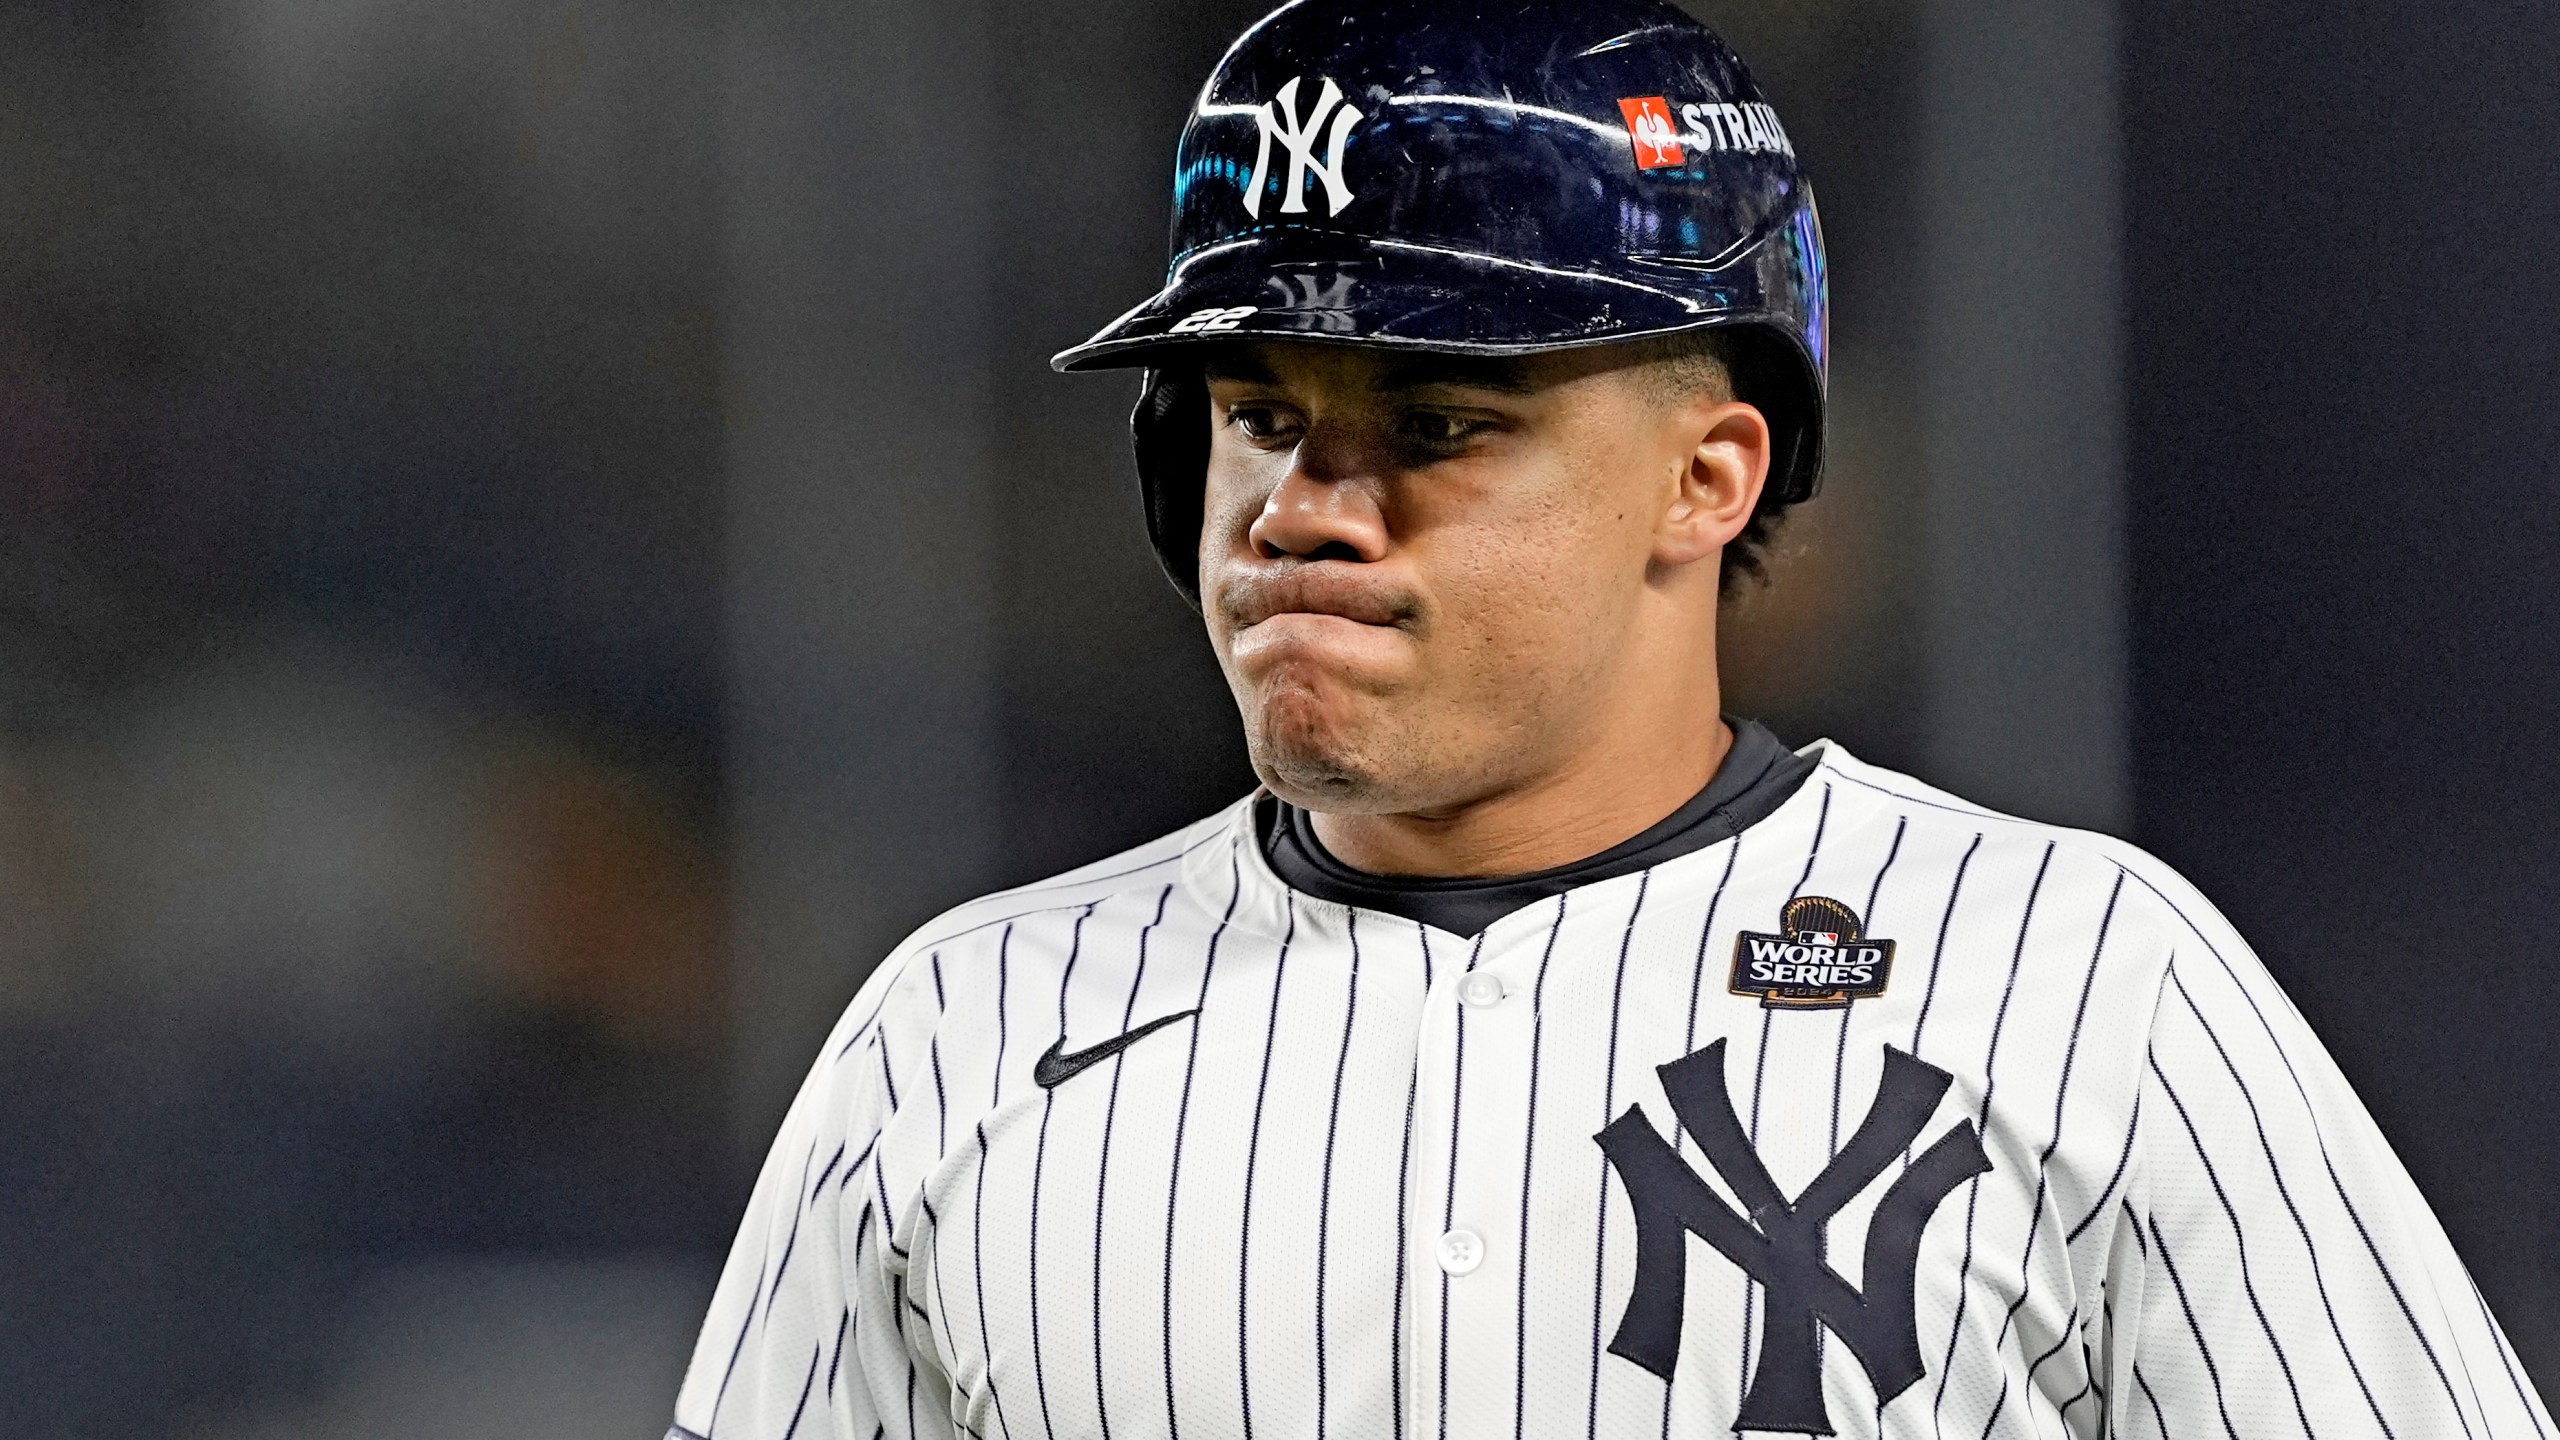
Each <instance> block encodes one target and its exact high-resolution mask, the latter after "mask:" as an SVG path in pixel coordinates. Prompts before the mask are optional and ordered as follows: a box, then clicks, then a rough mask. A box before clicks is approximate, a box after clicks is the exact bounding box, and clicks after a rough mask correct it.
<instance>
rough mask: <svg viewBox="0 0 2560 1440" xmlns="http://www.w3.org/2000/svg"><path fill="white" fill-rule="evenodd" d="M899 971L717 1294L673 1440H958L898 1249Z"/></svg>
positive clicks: (805, 1095) (825, 1056)
mask: <svg viewBox="0 0 2560 1440" xmlns="http://www.w3.org/2000/svg"><path fill="white" fill-rule="evenodd" d="M897 968H898V967H897V966H896V965H895V964H894V963H893V964H890V965H883V966H882V967H881V973H879V974H876V975H875V976H874V977H873V980H872V982H871V983H870V984H868V985H866V986H865V987H864V989H863V993H862V994H861V995H860V996H858V997H856V999H855V1000H854V1002H853V1004H852V1006H851V1007H849V1008H848V1009H847V1010H846V1012H845V1018H844V1020H843V1021H841V1022H839V1024H838V1025H837V1027H836V1032H835V1033H834V1034H833V1035H831V1036H829V1037H828V1040H827V1044H826V1047H825V1048H824V1049H823V1050H822V1051H821V1052H820V1053H819V1056H818V1059H817V1063H816V1064H815V1065H814V1066H813V1067H812V1068H811V1070H810V1072H809V1077H808V1079H807V1080H806V1081H805V1082H804V1083H803V1084H802V1086H801V1088H800V1093H799V1095H798V1097H797V1098H796V1099H794V1101H793V1102H792V1105H791V1109H790V1111H789V1113H788V1114H787V1115H786V1116H785V1117H784V1120H783V1122H782V1129H781V1133H780V1134H779V1135H778V1136H777V1137H776V1138H775V1140H774V1143H773V1149H772V1151H771V1152H770V1153H769V1154H768V1155H767V1156H766V1157H765V1162H764V1168H763V1170H762V1171H761V1173H760V1174H759V1175H758V1177H757V1180H756V1187H755V1193H754V1196H753V1198H751V1199H750V1200H749V1201H748V1203H747V1213H746V1218H745V1220H744V1221H742V1222H741V1223H740V1225H739V1227H738V1238H737V1241H736V1243H735V1244H734V1246H733V1247H732V1248H731V1250H730V1252H729V1260H728V1264H727V1267H726V1268H725V1269H724V1270H723V1271H722V1273H721V1276H720V1282H719V1285H718V1287H717V1288H716V1289H715V1290H714V1292H713V1294H712V1300H711V1309H710V1313H709V1314H708V1315H707V1316H706V1317H705V1319H704V1321H703V1326H702V1334H701V1337H700V1338H699V1339H698V1340H697V1341H696V1342H695V1345H694V1352H693V1361H692V1364H691V1365H690V1366H689V1367H688V1368H687V1370H686V1372H685V1378H684V1384H683V1387H682V1389H681V1390H680V1391H679V1392H678V1394H677V1397H676V1409H675V1425H674V1428H672V1429H671V1430H670V1431H669V1432H668V1436H667V1440H873V1437H875V1436H889V1437H897V1440H910V1437H913V1440H950V1437H951V1435H952V1430H951V1423H950V1413H951V1411H950V1404H949V1395H950V1388H949V1384H948V1381H947V1380H946V1379H945V1378H944V1376H943V1372H942V1369H941V1366H940V1362H939V1360H938V1359H937V1358H936V1357H937V1353H938V1352H937V1351H936V1349H935V1346H934V1344H933V1341H932V1336H931V1334H930V1332H929V1330H928V1329H927V1326H926V1322H925V1318H924V1314H923V1311H922V1310H921V1309H920V1308H918V1307H915V1306H911V1305H910V1304H909V1303H908V1301H907V1296H906V1293H905V1265H904V1263H903V1257H902V1256H900V1255H899V1254H898V1252H897V1251H896V1249H895V1248H894V1247H893V1246H891V1245H890V1244H889V1243H888V1240H887V1238H886V1236H887V1227H885V1226H884V1225H883V1223H882V1222H883V1216H882V1214H881V1207H882V1206H883V1205H885V1204H888V1203H890V1198H891V1197H890V1192H889V1191H888V1190H887V1189H886V1188H885V1187H884V1186H882V1185H880V1184H878V1183H876V1175H875V1173H874V1168H873V1167H874V1165H875V1163H876V1161H877V1158H878V1156H879V1153H880V1151H881V1149H882V1148H883V1145H884V1136H885V1135H886V1133H887V1131H888V1128H889V1126H890V1124H891V1123H892V1122H893V1121H894V1120H895V1118H896V1103H895V1099H894V1092H895V1089H896V1080H895V1078H894V1077H893V1076H892V1074H891V1073H890V1071H889V1069H888V1068H887V1060H886V1055H885V1053H884V1051H885V1048H886V1040H885V1036H886V1035H887V1034H888V1032H889V1031H891V1030H893V1029H894V1028H895V1027H896V1022H897V1014H896V1009H895V1006H894V992H895V987H896V984H897V978H898V977H897V975H896V973H895V972H896V970H897Z"/></svg>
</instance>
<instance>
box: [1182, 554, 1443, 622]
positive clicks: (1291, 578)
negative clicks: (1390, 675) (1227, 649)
mask: <svg viewBox="0 0 2560 1440" xmlns="http://www.w3.org/2000/svg"><path fill="white" fill-rule="evenodd" d="M1218 607H1219V609H1220V610H1221V611H1222V612H1223V613H1224V614H1225V616H1226V618H1227V623H1228V625H1229V627H1230V628H1231V629H1234V630H1244V629H1248V628H1250V627H1252V626H1255V625H1259V624H1261V623H1262V622H1263V621H1265V620H1269V619H1271V618H1273V617H1275V616H1280V615H1331V616H1336V617H1339V618H1341V619H1344V620H1352V621H1357V622H1358V623H1360V624H1363V625H1380V626H1387V625H1401V624H1404V623H1405V622H1407V621H1409V620H1412V619H1413V618H1414V617H1415V616H1416V615H1417V614H1418V613H1419V612H1420V607H1419V606H1418V605H1417V604H1416V603H1415V602H1414V600H1413V597H1412V596H1411V595H1409V594H1407V593H1405V592H1404V591H1402V590H1400V589H1398V588H1396V587H1394V586H1392V585H1387V584H1381V583H1379V582H1378V581H1375V580H1370V579H1367V578H1366V577H1362V576H1356V575H1352V574H1346V573H1343V572H1341V571H1338V570H1337V571H1331V572H1330V573H1328V570H1327V569H1324V568H1316V567H1308V568H1304V569H1294V570H1283V571H1279V572H1276V573H1261V574H1249V575H1242V576H1236V577H1232V578H1230V579H1229V580H1228V581H1227V583H1226V584H1225V585H1223V586H1221V587H1220V588H1219V593H1218Z"/></svg>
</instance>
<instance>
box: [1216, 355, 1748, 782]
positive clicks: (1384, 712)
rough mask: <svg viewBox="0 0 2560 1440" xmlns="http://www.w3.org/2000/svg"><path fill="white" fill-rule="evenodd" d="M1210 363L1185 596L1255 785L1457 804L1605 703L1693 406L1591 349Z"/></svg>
mask: <svg viewBox="0 0 2560 1440" xmlns="http://www.w3.org/2000/svg"><path fill="white" fill-rule="evenodd" d="M1208 380H1209V393H1210V400H1209V409H1210V416H1209V419H1210V424H1211V426H1212V440H1211V443H1210V449H1209V465H1208V480H1207V493H1206V503H1205V506H1204V513H1203V526H1202V532H1201V542H1200V579H1201V595H1202V599H1203V608H1204V610H1205V612H1206V615H1207V619H1208V625H1209V634H1210V638H1211V640H1212V642H1213V643H1214V644H1215V646H1216V648H1217V652H1218V658H1219V662H1220V664H1221V665H1222V666H1223V667H1224V668H1225V671H1226V675H1227V681H1228V684H1229V685H1230V686H1231V687H1232V688H1233V690H1234V692H1235V697H1236V703H1237V706H1238V708H1239V709H1240V710H1241V711H1242V713H1243V719H1244V726H1245V736H1246V741H1247V744H1248V746H1249V748H1250V751H1251V756H1252V760H1253V765H1254V769H1255V770H1256V772H1257V773H1258V774H1259V775H1260V776H1261V777H1262V779H1263V781H1264V783H1265V784H1267V785H1269V786H1270V787H1271V788H1272V790H1273V791H1275V792H1276V793H1278V794H1280V795H1281V796H1283V797H1285V798H1287V799H1289V800H1291V801H1294V802H1296V803H1298V804H1301V805H1304V806H1307V807H1308V808H1311V809H1317V810H1325V811H1331V812H1334V813H1430V812H1433V811H1435V810H1442V809H1451V808H1455V807H1458V806H1463V805H1466V804H1469V803H1471V802H1474V801H1477V800H1480V799H1483V798H1485V797H1486V796H1488V795H1491V794H1494V793H1497V792H1500V791H1502V790H1504V789H1506V788H1510V787H1514V786H1518V785H1521V784H1524V783H1527V782H1529V781H1531V780H1533V779H1534V778H1535V777H1537V776H1539V775H1541V774H1545V773H1549V772H1550V771H1551V770H1552V769H1553V768H1554V767H1555V766H1556V765H1557V764H1558V763H1560V761H1561V760H1562V759H1563V757H1565V756H1567V755H1569V754H1571V753H1573V752H1574V750H1575V748H1576V747H1577V746H1578V745H1580V744H1581V743H1583V741H1584V740H1585V738H1586V737H1587V736H1588V734H1589V733H1590V732H1591V730H1592V727H1594V726H1596V725H1600V724H1603V723H1606V716H1605V712H1606V711H1607V710H1608V708H1609V707H1610V706H1611V705H1612V704H1615V703H1618V701H1619V699H1620V698H1621V697H1623V695H1624V694H1625V693H1626V691H1627V688H1628V680H1629V675H1628V672H1629V670H1630V667H1631V666H1632V665H1634V664H1635V663H1636V662H1637V661H1638V660H1639V659H1640V658H1641V654H1642V651H1643V650H1644V643H1643V641H1642V639H1641V638H1640V632H1644V631H1645V630H1646V629H1647V626H1646V625H1645V623H1644V621H1645V618H1646V607H1647V606H1648V604H1652V605H1656V606H1659V605H1660V604H1661V603H1662V601H1663V597H1662V595H1661V594H1660V593H1659V592H1660V590H1661V589H1662V584H1663V581H1664V576H1665V568H1664V565H1663V558H1664V555H1665V553H1666V551H1665V544H1664V530H1665V525H1666V523H1669V522H1666V519H1665V516H1666V513H1667V512H1669V511H1673V510H1676V509H1678V507H1679V506H1680V505H1681V503H1682V501H1681V498H1680V497H1681V493H1682V484H1683V481H1682V477H1683V476H1684V474H1687V473H1689V467H1690V462H1691V460H1692V457H1693V456H1694V455H1695V454H1696V453H1697V451H1698V448H1699V434H1698V430H1697V419H1698V416H1699V414H1700V411H1699V409H1698V407H1697V406H1695V405H1682V404H1677V403H1673V402H1672V401H1669V400H1666V398H1665V396H1664V394H1663V392H1662V387H1661V385H1660V384H1659V382H1658V381H1657V380H1656V379H1655V378H1654V376H1653V374H1652V372H1649V371H1647V370H1645V369H1642V368H1639V367H1635V366H1632V365H1629V364H1627V363H1625V362H1624V361H1623V360H1622V359H1620V358H1618V355H1617V354H1616V353H1613V352H1610V351H1605V350H1602V351H1592V350H1582V351H1564V352H1554V353H1550V354H1546V355H1538V356H1529V357H1520V358H1509V359H1497V360H1486V359H1475V358H1463V359H1461V358H1453V357H1449V356H1439V355H1403V356H1399V355H1396V354H1394V353H1392V352H1381V351H1377V350H1369V349H1358V348H1352V347H1346V346H1329V345H1322V344H1313V343H1293V342H1269V343H1260V344H1255V345H1252V346H1250V347H1239V348H1237V349H1235V350H1232V351H1227V352H1222V353H1221V354H1220V355H1219V356H1218V357H1217V358H1215V359H1213V360H1212V361H1211V362H1210V364H1209V367H1208ZM1727 408H1733V407H1727ZM1754 423H1756V416H1755V417H1754ZM1759 433H1761V434H1762V435H1763V436H1764V437H1765V431H1762V432H1759ZM1755 489H1756V486H1755ZM1746 511H1747V506H1746ZM1675 548H1676V547H1675ZM1703 563H1704V564H1705V566H1706V567H1707V568H1706V576H1707V584H1706V588H1705V594H1706V597H1707V598H1706V599H1705V600H1704V601H1703V602H1700V603H1703V604H1704V606H1705V607H1706V608H1707V610H1708V612H1709V613H1708V615H1707V616H1706V617H1705V619H1706V624H1707V626H1708V627H1709V628H1708V633H1709V634H1710V636H1711V634H1712V619H1713V617H1712V609H1713V577H1714V570H1715V566H1716V559H1715V556H1714V553H1713V550H1712V547H1711V548H1710V550H1709V551H1708V552H1707V553H1706V555H1705V559H1704V562H1703ZM1696 589H1697V587H1696V586H1694V585H1689V586H1683V587H1681V593H1682V594H1683V595H1684V596H1686V597H1688V598H1690V599H1692V600H1694V598H1695V595H1696ZM1710 644H1711V641H1710ZM1697 658H1700V659H1705V658H1706V657H1697ZM1710 663H1711V662H1710ZM1708 718H1709V720H1710V722H1711V720H1712V717H1708Z"/></svg>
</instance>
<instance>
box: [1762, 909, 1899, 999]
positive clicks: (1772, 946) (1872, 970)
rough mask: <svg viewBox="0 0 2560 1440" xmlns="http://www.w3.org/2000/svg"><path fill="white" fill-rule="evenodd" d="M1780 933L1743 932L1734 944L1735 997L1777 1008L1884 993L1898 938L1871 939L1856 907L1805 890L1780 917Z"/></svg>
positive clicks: (1868, 997)
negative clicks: (1749, 997) (1754, 999)
mask: <svg viewBox="0 0 2560 1440" xmlns="http://www.w3.org/2000/svg"><path fill="white" fill-rule="evenodd" d="M1778 926H1779V930H1780V933H1778V934H1775V935H1764V934H1761V933H1759V932H1758V931H1753V930H1745V931H1743V932H1742V934H1741V936H1740V938H1738V939H1736V940H1735V941H1734V943H1733V983H1732V987H1731V988H1732V990H1733V993H1734V994H1736V995H1757V996H1759V997H1760V1004H1761V1005H1762V1006H1763V1007H1764V1008H1767V1009H1771V1010H1838V1009H1841V1008H1843V1007H1845V1006H1847V1005H1848V1003H1849V1002H1850V1001H1852V1000H1870V999H1873V998H1875V997H1876V996H1878V995H1882V994H1883V993H1884V987H1885V982H1886V981H1887V980H1889V979H1891V978H1892V976H1893V942H1892V941H1890V940H1873V939H1869V938H1868V937H1867V933H1866V925H1865V923H1864V922H1863V921H1861V920H1859V918H1858V912H1857V911H1855V910H1852V909H1850V908H1849V907H1848V906H1846V905H1844V904H1842V903H1840V902H1839V901H1837V900H1834V899H1831V898H1830V897H1829V896H1825V895H1799V896H1797V897H1796V898H1795V899H1793V900H1790V901H1788V902H1787V908H1786V909H1784V910H1782V911H1780V912H1779V915H1778Z"/></svg>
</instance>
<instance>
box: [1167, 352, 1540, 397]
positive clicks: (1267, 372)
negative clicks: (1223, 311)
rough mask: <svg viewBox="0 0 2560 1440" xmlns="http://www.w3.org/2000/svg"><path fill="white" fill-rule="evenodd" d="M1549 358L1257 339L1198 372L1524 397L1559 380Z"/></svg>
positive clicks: (1262, 381) (1214, 377) (1239, 378)
mask: <svg viewBox="0 0 2560 1440" xmlns="http://www.w3.org/2000/svg"><path fill="white" fill-rule="evenodd" d="M1559 368H1560V367H1558V366H1557V365H1556V364H1555V363H1554V361H1553V359H1552V357H1549V356H1547V355H1543V354H1531V355H1453V354H1447V353H1443V352H1439V351H1421V350H1385V349H1375V348H1370V347H1366V346H1356V345H1339V344H1325V343H1323V342H1320V341H1306V340H1257V341H1253V342H1251V343H1249V344H1240V345H1223V346H1220V347H1218V348H1217V349H1215V350H1213V351H1211V352H1210V354H1209V356H1208V359H1207V360H1206V362H1205V363H1204V364H1203V366H1202V369H1203V371H1204V373H1205V374H1206V375H1207V376H1208V378H1209V379H1210V380H1211V381H1213V382H1214V381H1220V380H1224V381H1230V382H1235V383H1241V384H1247V385H1285V384H1290V383H1297V382H1311V381H1331V382H1334V383H1350V384H1356V385H1359V386H1361V387H1363V388H1366V389H1372V390H1379V391H1388V392H1398V391H1408V390H1427V389H1432V388H1434V387H1451V388H1463V389H1469V390H1494V391H1500V392H1503V393H1505V394H1514V395H1518V394H1527V393H1529V392H1531V391H1535V390H1541V389H1544V388H1546V387H1547V386H1549V385H1552V384H1554V383H1555V382H1556V381H1557V380H1558V379H1561V378H1563V376H1562V375H1561V374H1560V373H1556V372H1558V371H1559Z"/></svg>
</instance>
